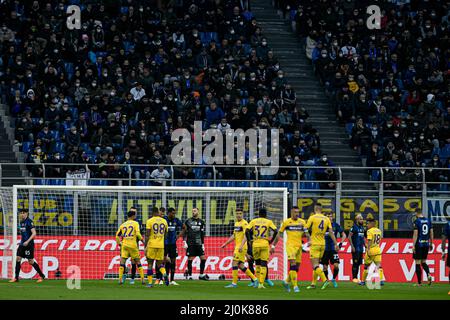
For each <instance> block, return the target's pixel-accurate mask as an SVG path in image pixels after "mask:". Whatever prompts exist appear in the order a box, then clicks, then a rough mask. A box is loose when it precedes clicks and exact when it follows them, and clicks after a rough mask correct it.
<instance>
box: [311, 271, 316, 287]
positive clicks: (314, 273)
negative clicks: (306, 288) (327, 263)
mask: <svg viewBox="0 0 450 320" xmlns="http://www.w3.org/2000/svg"><path fill="white" fill-rule="evenodd" d="M316 283H317V273H316V270H315V269H314V270H313V275H312V282H311V284H312V285H313V286H315V285H316Z"/></svg>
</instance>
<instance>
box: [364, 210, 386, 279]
mask: <svg viewBox="0 0 450 320" xmlns="http://www.w3.org/2000/svg"><path fill="white" fill-rule="evenodd" d="M375 225H376V223H375V219H373V218H368V219H367V251H366V255H365V256H364V273H363V276H362V281H361V282H360V283H359V284H360V285H362V286H363V285H365V284H366V279H367V275H368V274H369V267H370V265H371V264H372V262H373V263H375V265H376V266H377V268H378V272H379V273H380V280H381V279H383V269H382V268H381V248H380V243H381V230H380V229H378V228H376V227H375ZM380 284H382V283H380Z"/></svg>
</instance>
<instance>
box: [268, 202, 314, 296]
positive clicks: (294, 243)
mask: <svg viewBox="0 0 450 320" xmlns="http://www.w3.org/2000/svg"><path fill="white" fill-rule="evenodd" d="M299 214H300V212H299V210H298V207H292V209H291V217H290V218H289V219H286V220H285V221H284V222H283V224H282V225H281V227H280V230H279V232H278V234H277V236H276V238H275V240H274V241H273V246H274V247H275V246H276V245H277V243H278V240H279V239H280V234H282V233H283V232H286V235H287V240H286V253H287V258H288V260H289V274H288V276H287V278H286V279H285V280H284V281H283V286H284V288H285V289H286V290H287V292H290V291H291V287H290V285H292V288H293V289H294V292H300V289H299V287H298V284H297V272H298V270H299V268H300V264H301V263H302V244H303V242H302V238H303V234H304V233H305V225H306V221H305V220H303V219H300V218H299ZM306 236H307V237H309V234H308V233H306Z"/></svg>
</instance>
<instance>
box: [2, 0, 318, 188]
mask: <svg viewBox="0 0 450 320" xmlns="http://www.w3.org/2000/svg"><path fill="white" fill-rule="evenodd" d="M68 4H79V5H80V7H81V9H82V12H81V22H82V24H81V29H80V30H76V29H74V30H69V29H68V28H67V26H66V14H65V10H66V7H67V5H68ZM249 9H250V8H249V3H248V1H234V0H216V1H211V0H208V1H181V2H177V1H175V2H169V4H168V5H167V6H166V7H164V8H161V7H160V9H158V8H157V4H156V3H152V1H139V0H123V1H82V3H80V1H47V2H38V1H30V2H26V1H3V2H2V4H1V5H0V12H1V14H2V16H1V21H2V22H1V30H0V46H1V47H0V49H1V50H0V51H1V56H0V97H1V102H2V103H5V104H7V105H8V106H9V108H10V109H9V112H10V114H11V116H12V117H14V119H15V134H16V137H15V138H16V143H17V144H19V145H21V148H22V150H23V152H25V153H26V154H28V162H29V163H53V164H58V163H66V162H67V163H88V164H91V163H97V164H99V166H96V167H92V170H91V177H92V176H95V177H98V178H107V177H109V178H111V177H112V178H120V177H122V176H125V177H128V175H129V173H130V170H131V171H132V172H131V173H132V177H133V178H136V179H142V178H154V177H156V178H164V176H167V170H165V169H163V168H159V169H158V165H164V164H168V163H170V151H171V148H172V146H173V142H172V141H171V139H170V136H171V132H172V131H173V130H174V129H177V128H187V129H189V130H190V131H192V129H193V122H194V121H202V122H203V129H207V128H219V129H220V130H225V129H227V128H232V129H238V128H243V129H248V128H280V129H281V133H280V140H281V147H282V155H283V156H282V159H283V160H282V161H281V162H282V163H281V164H282V165H300V164H305V163H306V164H308V165H314V164H315V163H317V162H320V161H322V160H323V159H322V158H321V152H320V139H319V136H318V134H317V131H316V130H314V128H312V127H311V126H310V125H309V124H308V123H307V121H306V120H307V118H308V112H307V111H306V110H305V109H304V108H302V107H301V106H300V105H299V103H298V102H297V99H296V94H295V91H294V90H293V89H292V87H291V86H290V84H289V83H287V82H286V79H285V78H284V72H283V70H282V68H281V67H280V64H279V63H278V60H277V58H276V57H275V56H274V54H273V51H272V50H271V48H270V46H269V44H268V43H267V40H266V38H265V37H264V35H263V34H262V30H261V28H260V26H259V25H258V23H257V20H256V19H255V17H253V15H252V13H251V11H250V10H249ZM247 154H248V152H247ZM246 160H248V159H246ZM120 164H126V165H127V166H123V167H120V166H119V165H120ZM144 164H151V165H153V167H144V166H143V165H144ZM71 168H72V169H73V168H76V167H71ZM30 170H31V172H32V174H33V175H34V176H42V174H43V172H42V168H41V167H39V166H30ZM66 170H68V168H65V167H63V166H57V165H56V166H55V167H54V169H51V170H49V172H46V176H47V177H65V172H66ZM232 171H233V170H232ZM229 173H230V170H228V171H227V170H225V169H224V170H221V171H219V172H218V174H219V175H220V176H224V177H226V176H227V174H229ZM208 174H209V175H210V174H211V173H210V172H207V171H205V170H197V171H195V172H192V170H191V169H188V170H181V171H180V172H177V173H176V175H177V177H178V176H179V177H180V178H183V177H187V176H192V177H195V178H207V177H208ZM254 174H255V173H254V172H251V171H245V170H244V171H242V170H234V171H233V177H234V178H235V179H245V178H251V177H252V176H254ZM279 175H280V176H281V177H282V178H283V177H285V175H288V176H289V178H295V175H296V172H288V173H286V172H284V171H283V172H280V173H279ZM270 178H277V177H276V176H275V177H270Z"/></svg>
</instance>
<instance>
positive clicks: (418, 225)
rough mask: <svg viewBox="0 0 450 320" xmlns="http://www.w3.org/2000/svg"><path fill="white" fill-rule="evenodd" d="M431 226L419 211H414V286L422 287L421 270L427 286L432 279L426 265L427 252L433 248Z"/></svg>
mask: <svg viewBox="0 0 450 320" xmlns="http://www.w3.org/2000/svg"><path fill="white" fill-rule="evenodd" d="M433 237H434V234H433V226H432V225H431V221H430V219H427V218H425V217H424V216H423V213H422V212H421V211H420V209H417V211H416V220H415V221H414V233H413V244H414V248H413V259H414V262H415V263H416V275H417V284H416V286H421V285H422V268H423V270H424V271H425V273H426V274H427V279H428V285H431V281H432V277H431V275H430V268H429V267H428V265H427V257H428V251H430V249H432V248H433V247H432V246H433Z"/></svg>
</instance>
